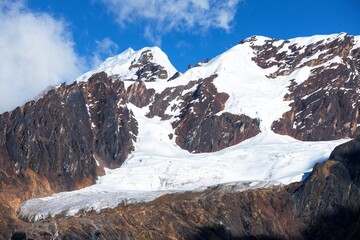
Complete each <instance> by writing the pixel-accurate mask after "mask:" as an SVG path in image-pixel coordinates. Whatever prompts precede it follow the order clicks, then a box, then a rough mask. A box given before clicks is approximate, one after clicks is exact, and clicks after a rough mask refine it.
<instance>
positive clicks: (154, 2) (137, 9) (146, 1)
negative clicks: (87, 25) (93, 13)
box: [100, 0, 241, 43]
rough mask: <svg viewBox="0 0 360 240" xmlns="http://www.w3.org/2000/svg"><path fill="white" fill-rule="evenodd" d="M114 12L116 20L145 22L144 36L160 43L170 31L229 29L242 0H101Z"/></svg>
mask: <svg viewBox="0 0 360 240" xmlns="http://www.w3.org/2000/svg"><path fill="white" fill-rule="evenodd" d="M100 1H102V2H103V3H104V4H105V5H106V6H107V8H108V9H109V11H111V12H112V13H114V15H115V17H116V21H117V23H118V24H119V25H120V26H122V27H126V26H128V25H131V24H133V23H134V22H135V21H136V22H139V21H140V22H141V21H143V22H144V25H145V27H144V36H145V37H146V38H147V39H149V40H150V41H152V42H154V43H161V39H160V38H159V36H161V35H162V34H164V33H167V32H169V31H173V30H176V31H196V32H201V31H207V30H208V29H210V28H216V29H224V30H225V31H229V30H230V29H231V26H232V23H233V21H234V17H235V14H236V11H237V7H238V5H239V2H240V1H241V0H222V1H218V0H100Z"/></svg>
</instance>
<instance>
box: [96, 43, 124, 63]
mask: <svg viewBox="0 0 360 240" xmlns="http://www.w3.org/2000/svg"><path fill="white" fill-rule="evenodd" d="M95 43H96V48H95V50H94V52H93V58H92V67H98V66H99V64H100V63H102V62H103V61H104V59H105V58H108V57H112V56H113V55H115V54H117V53H118V50H119V46H118V45H117V44H116V43H115V42H114V41H113V40H111V38H109V37H106V38H104V39H102V40H100V41H98V40H96V41H95Z"/></svg>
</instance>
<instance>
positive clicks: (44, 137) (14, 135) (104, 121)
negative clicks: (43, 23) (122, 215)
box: [0, 73, 137, 191]
mask: <svg viewBox="0 0 360 240" xmlns="http://www.w3.org/2000/svg"><path fill="white" fill-rule="evenodd" d="M126 99H127V98H126V90H125V89H124V85H123V82H121V81H116V82H112V81H111V80H110V79H108V78H107V76H106V74H104V73H99V74H96V75H94V76H93V77H92V78H90V80H89V81H88V82H81V83H74V84H72V85H61V86H60V87H58V88H57V89H53V90H51V91H49V92H48V93H47V94H46V95H45V96H44V97H42V98H41V99H39V100H38V101H36V102H35V101H32V102H29V103H27V104H26V105H25V106H23V107H18V108H17V109H15V110H14V111H13V112H9V113H4V114H2V115H0V139H1V140H0V141H1V142H0V149H1V150H0V152H1V160H2V161H1V162H2V164H1V165H2V167H3V169H4V170H7V169H9V168H10V169H12V171H13V172H15V174H17V175H21V174H22V173H23V172H25V171H26V170H27V169H30V170H32V171H33V172H35V174H37V175H38V176H40V177H44V178H45V179H48V180H49V183H50V185H51V189H53V190H54V191H64V190H71V189H76V188H81V187H84V186H86V185H89V184H91V183H93V182H94V180H95V179H96V178H97V171H98V167H97V163H96V161H98V162H99V164H100V163H101V164H103V166H108V167H115V166H120V165H121V163H122V162H123V161H124V160H125V159H126V157H127V155H128V153H129V152H131V151H132V150H133V145H132V140H135V139H136V135H137V123H136V120H135V119H134V118H133V116H132V113H131V112H130V111H129V109H127V107H126V106H125V105H124V103H125V102H126Z"/></svg>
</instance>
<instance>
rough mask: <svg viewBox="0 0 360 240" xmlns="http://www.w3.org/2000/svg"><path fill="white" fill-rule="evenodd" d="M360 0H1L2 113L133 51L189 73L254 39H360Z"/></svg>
mask: <svg viewBox="0 0 360 240" xmlns="http://www.w3.org/2000/svg"><path fill="white" fill-rule="evenodd" d="M359 23H360V1H358V0H337V1H335V0H317V1H316V0H301V1H292V0H0V54H1V59H0V113H1V112H3V111H6V110H11V109H13V108H14V107H16V106H18V105H21V104H23V103H25V101H28V100H31V99H34V98H36V96H38V95H41V92H42V91H44V89H46V88H47V87H49V86H51V85H55V84H58V83H61V82H64V81H66V82H71V81H73V80H74V79H75V78H76V76H79V75H80V74H81V73H84V72H85V71H87V70H89V69H91V68H94V67H95V66H97V65H98V64H99V63H100V62H102V61H103V60H105V59H106V58H107V57H110V56H113V55H115V54H118V53H120V52H122V51H124V50H126V49H127V48H128V47H131V48H133V49H134V50H138V49H140V48H143V47H146V46H154V45H158V46H160V47H161V49H162V50H163V51H164V52H165V53H166V54H167V55H168V56H169V59H170V61H171V62H172V63H173V65H174V66H175V67H176V68H177V69H178V70H179V71H181V72H184V71H185V70H186V69H187V66H188V64H192V65H194V64H196V62H197V61H198V60H205V59H206V58H212V57H215V56H216V55H218V54H220V53H222V52H224V51H226V50H227V49H229V48H231V47H232V46H234V45H236V44H237V43H238V42H239V41H241V40H242V39H244V38H247V37H250V36H253V35H263V36H268V37H274V38H280V39H288V38H293V37H300V36H310V35H315V34H331V33H339V32H347V33H348V34H351V35H360V24H359Z"/></svg>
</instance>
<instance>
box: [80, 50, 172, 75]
mask: <svg viewBox="0 0 360 240" xmlns="http://www.w3.org/2000/svg"><path fill="white" fill-rule="evenodd" d="M147 63H150V64H152V66H156V67H158V68H159V69H158V70H160V69H163V70H164V71H166V72H167V75H166V76H164V77H162V78H161V77H159V76H155V77H154V79H153V80H154V81H156V80H159V79H163V80H168V79H169V78H170V77H172V76H173V75H174V74H175V73H176V72H177V70H176V69H175V67H174V66H173V65H172V64H171V63H170V61H169V59H168V57H167V55H166V54H165V53H164V52H163V51H162V50H161V49H160V48H158V47H145V48H143V49H140V50H138V51H134V50H133V49H132V48H128V49H127V50H125V51H124V52H122V53H120V54H119V55H117V56H115V57H110V58H108V59H106V61H105V62H103V63H102V64H100V66H99V67H98V68H97V69H95V70H92V71H89V72H87V73H85V74H83V75H81V76H80V77H78V78H77V79H76V81H86V80H88V79H89V78H90V77H91V76H92V75H93V74H94V73H98V72H102V71H104V72H106V73H107V74H108V75H110V76H116V77H118V78H120V79H122V80H125V81H126V80H130V81H135V80H137V81H146V80H148V79H146V78H141V77H140V76H139V75H138V74H137V72H138V71H139V70H142V69H144V65H146V64H147ZM151 70H152V69H145V71H149V72H151Z"/></svg>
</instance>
